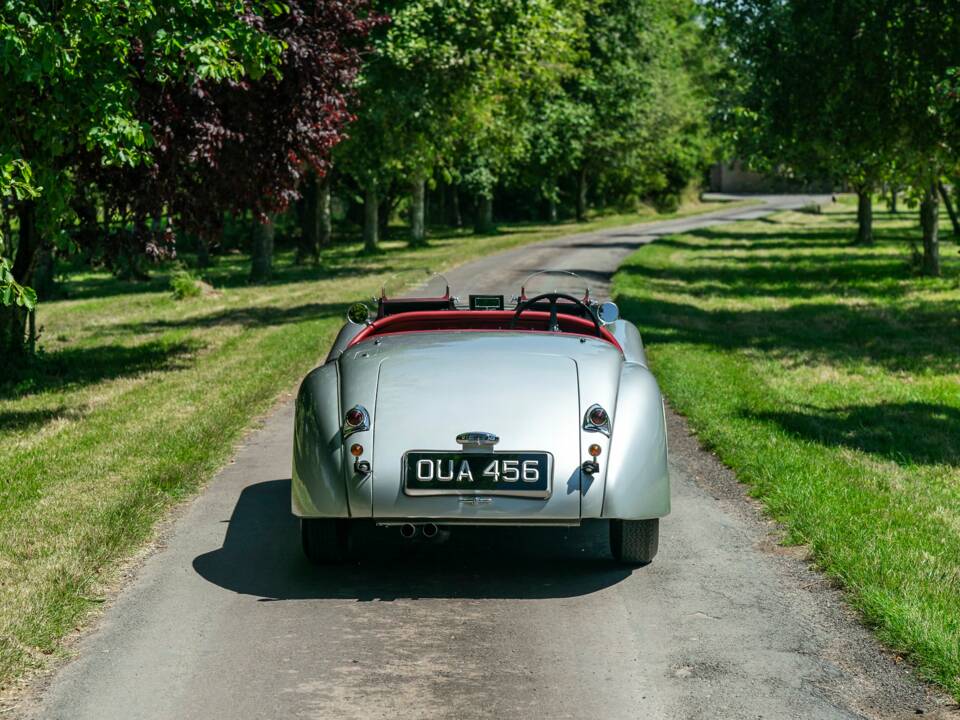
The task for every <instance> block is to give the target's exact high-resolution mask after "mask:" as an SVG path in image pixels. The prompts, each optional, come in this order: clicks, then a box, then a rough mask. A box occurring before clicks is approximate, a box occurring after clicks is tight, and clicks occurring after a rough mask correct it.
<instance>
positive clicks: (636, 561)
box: [610, 518, 660, 565]
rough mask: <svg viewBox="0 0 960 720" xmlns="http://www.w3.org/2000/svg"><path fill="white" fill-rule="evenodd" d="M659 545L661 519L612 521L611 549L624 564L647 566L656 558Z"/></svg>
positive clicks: (615, 556)
mask: <svg viewBox="0 0 960 720" xmlns="http://www.w3.org/2000/svg"><path fill="white" fill-rule="evenodd" d="M659 545H660V519H659V518H654V519H653V520H611V521H610V549H611V550H612V551H613V557H614V558H616V559H617V560H619V561H620V562H622V563H625V564H627V565H646V564H647V563H648V562H651V561H652V560H653V558H655V557H656V555H657V548H658V547H659Z"/></svg>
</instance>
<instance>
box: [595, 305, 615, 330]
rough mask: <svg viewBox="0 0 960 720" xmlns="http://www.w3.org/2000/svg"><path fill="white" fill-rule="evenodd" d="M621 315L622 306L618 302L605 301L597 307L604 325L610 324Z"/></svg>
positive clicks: (598, 317) (598, 315)
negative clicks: (619, 306) (618, 305)
mask: <svg viewBox="0 0 960 720" xmlns="http://www.w3.org/2000/svg"><path fill="white" fill-rule="evenodd" d="M619 317H620V308H618V307H617V304H616V303H612V302H605V303H602V304H601V305H600V307H598V308H597V319H598V320H599V321H600V322H602V323H603V324H604V325H609V324H610V323H612V322H613V321H614V320H617V319H618V318H619Z"/></svg>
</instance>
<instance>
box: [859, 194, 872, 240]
mask: <svg viewBox="0 0 960 720" xmlns="http://www.w3.org/2000/svg"><path fill="white" fill-rule="evenodd" d="M872 244H873V193H872V192H871V191H870V190H869V189H866V188H858V189H857V245H872Z"/></svg>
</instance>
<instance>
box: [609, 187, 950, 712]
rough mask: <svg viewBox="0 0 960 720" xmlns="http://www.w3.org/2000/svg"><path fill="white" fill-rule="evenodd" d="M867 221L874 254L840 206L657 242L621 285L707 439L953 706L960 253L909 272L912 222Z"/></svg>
mask: <svg viewBox="0 0 960 720" xmlns="http://www.w3.org/2000/svg"><path fill="white" fill-rule="evenodd" d="M877 219H878V222H877V231H878V232H877V234H878V242H877V244H876V245H875V246H873V247H852V246H851V245H850V239H851V238H852V237H853V234H854V223H855V217H854V213H853V209H852V208H851V206H850V205H849V204H841V205H839V206H834V207H832V208H830V209H829V211H828V212H826V213H825V214H823V215H810V214H801V213H784V214H780V215H777V216H774V217H772V218H768V219H765V220H763V221H758V222H753V223H749V224H736V225H727V226H722V227H718V228H714V229H708V230H701V231H697V232H693V233H690V234H687V235H681V236H676V237H672V238H665V239H663V240H658V241H657V242H655V243H654V244H652V245H650V246H648V247H646V248H644V249H642V250H640V251H639V252H637V253H636V254H635V255H634V256H633V257H632V258H631V259H630V260H629V261H628V262H627V263H626V264H625V265H624V266H623V267H622V268H621V270H620V272H619V273H618V275H617V276H616V278H615V289H616V293H617V295H618V302H619V303H620V306H621V310H622V311H623V312H624V314H625V315H626V316H628V317H630V318H632V319H633V320H635V321H636V322H637V323H638V325H639V326H640V328H641V331H642V332H643V335H644V340H645V342H646V343H647V346H648V352H649V357H650V361H651V363H652V365H653V369H654V371H655V372H656V374H657V377H658V378H659V380H660V383H661V386H662V387H663V389H664V392H665V394H666V395H667V396H668V397H669V399H670V401H671V403H672V404H673V406H674V407H675V408H676V409H677V410H678V411H680V412H681V413H683V414H684V415H686V416H687V417H688V418H689V421H690V424H691V425H692V426H693V428H694V429H695V430H696V431H697V433H698V436H699V437H700V438H701V440H702V441H703V443H705V444H706V445H707V446H708V447H711V448H713V449H714V450H715V451H716V453H717V454H718V455H719V457H720V458H721V459H722V460H723V461H724V462H725V463H726V464H727V465H729V466H730V467H731V468H733V469H734V470H735V471H736V472H737V475H738V477H739V478H740V479H741V480H742V481H743V482H745V483H749V485H750V486H751V492H752V493H753V494H754V495H755V496H757V497H758V498H761V499H762V500H763V502H764V503H765V504H766V507H767V508H768V509H769V511H770V512H771V514H772V515H773V516H774V517H776V518H777V519H779V520H780V521H782V522H783V523H784V525H785V526H786V528H787V533H788V535H787V541H788V542H792V543H805V544H808V545H809V546H810V548H811V550H812V553H813V556H814V557H815V559H816V562H817V563H818V564H819V565H820V566H821V567H822V568H823V569H824V570H825V571H826V572H827V573H829V574H830V575H831V576H833V577H834V578H836V579H837V580H838V581H839V582H840V583H841V584H842V585H843V587H844V588H846V590H847V591H848V593H849V597H850V599H851V601H852V602H853V604H854V605H855V606H856V607H857V608H859V609H860V610H861V611H862V612H863V615H864V617H865V618H866V619H867V621H868V622H869V623H870V624H872V625H874V626H875V627H876V628H877V631H878V633H879V635H880V637H881V638H882V639H883V640H884V641H885V642H886V643H888V644H889V645H890V646H892V647H893V648H896V649H898V650H900V651H903V652H906V653H909V654H910V655H911V657H912V658H913V660H914V661H915V662H916V664H917V665H918V666H919V668H920V669H921V671H922V672H923V674H924V675H925V676H927V677H928V678H931V679H933V680H936V681H938V682H940V683H941V684H943V685H944V686H945V687H946V688H948V689H949V690H950V691H951V692H952V693H953V694H954V696H956V697H957V698H960V257H958V254H957V248H958V246H957V244H956V243H955V242H952V241H947V242H944V243H943V246H942V248H941V250H942V254H943V258H944V267H945V273H944V277H943V278H941V279H927V278H920V277H917V276H916V275H915V274H914V272H913V271H912V270H911V268H910V266H909V257H910V254H909V249H908V236H909V235H910V234H912V233H916V230H915V226H916V217H915V214H910V215H909V216H908V215H900V216H891V215H888V214H885V213H879V214H878V218H877ZM943 227H944V230H946V225H944V226H943ZM946 234H947V233H944V235H946Z"/></svg>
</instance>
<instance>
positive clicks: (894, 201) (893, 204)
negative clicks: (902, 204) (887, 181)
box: [887, 187, 898, 215]
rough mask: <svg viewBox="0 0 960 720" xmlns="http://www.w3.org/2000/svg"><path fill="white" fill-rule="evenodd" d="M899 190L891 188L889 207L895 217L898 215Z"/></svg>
mask: <svg viewBox="0 0 960 720" xmlns="http://www.w3.org/2000/svg"><path fill="white" fill-rule="evenodd" d="M897 194H898V193H897V189H896V188H895V187H892V188H890V202H889V203H888V205H887V207H888V209H889V210H890V212H891V213H893V214H894V215H896V214H897Z"/></svg>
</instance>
